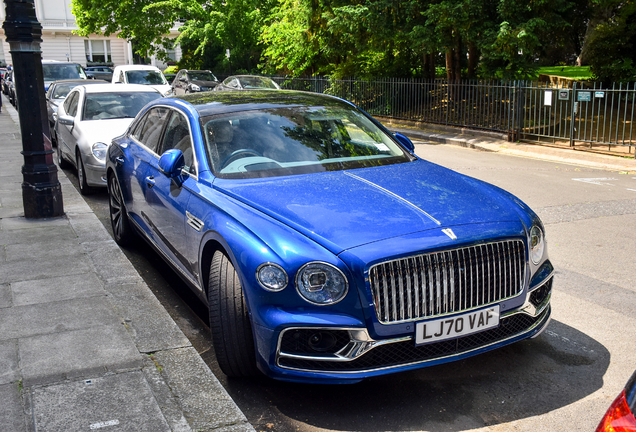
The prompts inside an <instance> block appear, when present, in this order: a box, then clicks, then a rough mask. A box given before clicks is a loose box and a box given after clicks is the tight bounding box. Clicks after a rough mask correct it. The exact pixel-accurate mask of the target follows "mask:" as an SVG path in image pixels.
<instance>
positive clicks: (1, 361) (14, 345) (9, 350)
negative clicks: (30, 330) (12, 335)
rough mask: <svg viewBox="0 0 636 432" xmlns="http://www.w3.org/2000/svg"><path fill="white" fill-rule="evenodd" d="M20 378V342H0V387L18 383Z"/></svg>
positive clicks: (13, 340)
mask: <svg viewBox="0 0 636 432" xmlns="http://www.w3.org/2000/svg"><path fill="white" fill-rule="evenodd" d="M20 378H21V377H20V369H19V365H18V341H17V340H16V339H10V340H5V341H0V385H1V384H10V383H14V382H18V381H19V380H20ZM0 400H2V398H0Z"/></svg>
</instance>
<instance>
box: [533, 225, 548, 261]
mask: <svg viewBox="0 0 636 432" xmlns="http://www.w3.org/2000/svg"><path fill="white" fill-rule="evenodd" d="M544 250H545V240H544V239H543V231H541V228H539V227H538V226H536V225H534V226H533V227H532V229H531V230H530V259H531V260H532V262H533V263H535V264H539V263H540V262H541V258H543V251H544Z"/></svg>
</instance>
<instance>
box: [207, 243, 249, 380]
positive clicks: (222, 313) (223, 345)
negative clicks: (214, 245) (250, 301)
mask: <svg viewBox="0 0 636 432" xmlns="http://www.w3.org/2000/svg"><path fill="white" fill-rule="evenodd" d="M208 283H209V285H208V302H209V307H210V330H211V332H212V343H213V344H214V351H215V353H216V359H217V361H218V363H219V366H220V367H221V370H222V371H223V373H224V374H225V375H227V376H228V377H248V376H255V375H257V374H258V369H257V368H256V352H255V350H254V335H253V333H252V324H251V322H250V317H249V314H248V311H247V305H246V303H245V297H244V295H243V288H242V287H241V281H240V279H239V276H238V274H237V273H236V270H235V269H234V266H233V265H232V262H231V261H230V259H229V258H228V257H227V256H226V255H225V254H224V253H223V252H220V251H217V252H215V253H214V256H213V257H212V265H211V266H210V278H209V282H208Z"/></svg>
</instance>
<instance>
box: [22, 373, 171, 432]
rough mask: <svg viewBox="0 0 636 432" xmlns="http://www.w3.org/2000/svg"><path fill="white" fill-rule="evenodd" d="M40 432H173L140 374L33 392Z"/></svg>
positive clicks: (95, 379) (50, 387) (116, 376)
mask: <svg viewBox="0 0 636 432" xmlns="http://www.w3.org/2000/svg"><path fill="white" fill-rule="evenodd" d="M32 404H33V406H32V409H33V418H34V422H35V428H36V430H38V431H89V430H102V429H103V430H104V431H111V430H112V431H117V432H163V431H165V432H170V427H169V425H168V423H167V422H166V419H165V418H164V416H163V414H162V413H161V409H160V408H159V406H158V404H157V401H156V399H155V398H154V395H153V393H152V391H151V388H150V386H149V385H148V383H147V382H146V380H145V378H144V375H143V373H142V372H141V371H133V372H128V373H120V374H115V375H110V376H105V377H97V378H92V379H90V380H83V381H77V382H70V383H63V384H55V385H51V386H47V387H41V388H36V389H34V390H33V396H32Z"/></svg>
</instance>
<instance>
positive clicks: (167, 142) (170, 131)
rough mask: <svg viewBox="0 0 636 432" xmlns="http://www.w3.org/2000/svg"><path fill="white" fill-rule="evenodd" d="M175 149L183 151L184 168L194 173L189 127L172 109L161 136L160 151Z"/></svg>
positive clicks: (180, 115) (184, 119) (179, 114)
mask: <svg viewBox="0 0 636 432" xmlns="http://www.w3.org/2000/svg"><path fill="white" fill-rule="evenodd" d="M170 149H177V150H181V152H182V153H183V158H184V159H185V167H184V169H185V170H186V171H188V172H190V173H196V169H195V167H193V166H192V162H193V155H192V142H191V140H190V127H189V125H188V121H187V120H186V118H185V117H184V116H183V115H182V114H181V113H178V112H176V111H173V113H172V117H170V120H169V122H168V126H167V127H166V132H165V134H164V136H163V144H162V146H161V153H162V154H163V153H164V152H165V151H166V150H170Z"/></svg>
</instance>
